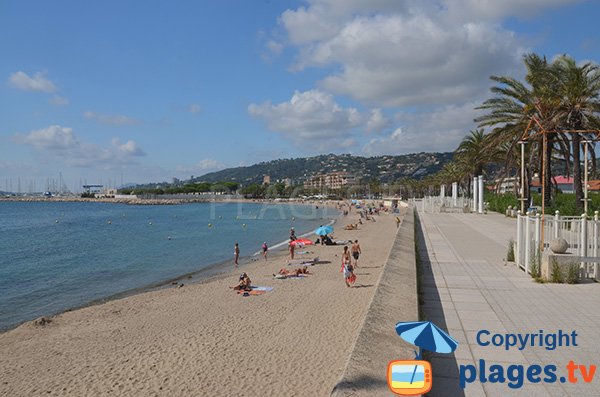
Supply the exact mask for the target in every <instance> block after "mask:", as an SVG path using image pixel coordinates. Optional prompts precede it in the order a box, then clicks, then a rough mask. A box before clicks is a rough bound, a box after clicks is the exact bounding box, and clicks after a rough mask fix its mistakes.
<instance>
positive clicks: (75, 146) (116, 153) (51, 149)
mask: <svg viewBox="0 0 600 397" xmlns="http://www.w3.org/2000/svg"><path fill="white" fill-rule="evenodd" d="M13 141H14V142H16V143H19V144H22V145H28V146H32V147H33V148H35V149H36V150H37V151H38V152H39V153H41V154H42V155H45V156H50V157H52V158H54V159H55V160H56V161H61V162H64V163H66V164H68V165H72V166H77V167H91V166H98V165H101V166H106V167H111V166H117V165H123V164H132V163H133V158H134V157H139V156H144V155H145V153H144V151H143V150H142V149H141V148H140V147H139V146H138V145H137V143H135V142H134V141H131V140H129V141H127V142H126V143H123V144H122V143H121V142H120V141H119V140H118V139H113V141H112V146H110V147H107V148H105V147H101V146H99V145H96V144H92V143H88V142H84V141H82V140H81V139H79V138H78V137H77V136H76V135H75V134H74V133H73V129H72V128H69V127H61V126H60V125H51V126H49V127H47V128H42V129H39V130H34V131H31V132H29V133H27V134H15V135H13Z"/></svg>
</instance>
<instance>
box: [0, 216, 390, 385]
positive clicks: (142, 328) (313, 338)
mask: <svg viewBox="0 0 600 397" xmlns="http://www.w3.org/2000/svg"><path fill="white" fill-rule="evenodd" d="M355 216H356V213H352V214H351V215H350V216H348V217H343V218H342V219H343V220H344V221H345V222H348V223H353V221H351V218H353V217H355ZM376 219H377V223H371V222H369V223H365V224H364V225H362V226H361V229H359V230H358V231H344V230H343V226H344V223H345V222H339V224H340V226H339V229H340V230H339V231H337V230H336V233H335V234H336V235H337V237H336V238H338V239H349V238H352V239H354V238H358V239H360V241H361V244H365V245H364V246H363V256H364V261H363V266H364V267H363V268H362V269H361V268H360V267H359V269H357V274H358V278H359V281H358V283H359V284H357V286H356V288H346V287H345V286H344V283H343V280H342V277H341V275H340V272H339V256H340V253H341V247H340V246H337V247H335V246H334V247H330V246H310V247H309V249H308V250H309V251H311V254H309V255H310V256H319V257H320V258H321V261H322V263H320V264H317V265H314V266H311V267H310V270H311V272H313V273H314V274H313V275H311V276H308V277H307V278H305V279H300V280H293V279H292V280H289V279H288V280H276V279H273V278H272V276H271V274H272V273H276V272H277V269H279V268H280V267H287V266H285V263H286V262H287V260H286V259H285V258H286V257H287V252H286V251H284V250H280V251H278V252H275V251H273V252H270V253H271V254H272V255H270V257H269V260H268V261H264V260H262V258H259V260H256V261H251V262H250V263H248V264H247V265H243V266H240V268H238V269H232V270H230V271H228V272H225V273H223V274H220V275H218V276H215V277H212V278H208V279H205V280H203V281H202V282H198V283H193V284H186V285H185V286H184V287H182V288H178V287H175V288H163V289H159V290H156V291H149V292H144V293H141V294H137V295H133V296H130V297H125V298H122V299H118V300H113V301H110V302H107V303H104V304H100V305H96V306H92V307H86V308H83V309H79V310H75V311H71V312H65V313H62V314H60V315H57V316H56V317H54V318H53V319H52V320H53V321H52V322H51V323H49V324H47V325H45V326H36V325H34V323H33V322H28V323H25V324H23V325H21V326H19V327H17V328H15V329H13V330H11V331H9V332H6V333H3V334H0V353H2V354H0V369H1V370H2V371H3V372H4V373H6V374H7V375H6V382H5V384H0V394H2V392H6V393H9V394H10V395H29V394H39V393H46V392H47V391H49V392H60V393H61V394H65V395H82V394H102V393H107V392H117V393H121V394H123V393H125V394H129V395H148V394H157V395H173V394H175V395H190V394H192V395H194V394H195V395H198V394H203V393H204V394H207V393H208V394H212V395H223V394H232V392H235V393H237V392H245V393H246V394H248V393H250V394H257V393H262V392H265V391H268V392H270V394H273V395H286V394H290V393H292V394H293V393H294V392H295V393H299V392H300V390H302V391H303V392H306V393H307V394H306V395H328V394H329V393H330V392H331V390H332V388H333V386H334V385H335V383H336V382H337V381H338V380H339V377H340V375H341V374H342V371H343V369H344V366H345V364H346V360H347V356H348V354H350V351H351V347H352V345H353V342H354V340H355V338H356V335H357V334H358V331H359V327H360V325H361V324H362V319H363V318H364V315H365V312H366V309H367V306H368V305H367V304H368V302H370V301H371V297H372V295H373V293H374V291H375V289H376V286H377V285H376V284H377V280H378V279H379V275H380V273H381V269H382V267H383V265H384V263H385V261H386V260H387V258H386V257H387V255H388V254H389V250H390V247H391V243H392V242H393V238H392V234H395V232H396V225H395V221H394V216H390V215H388V214H384V215H381V216H377V217H376ZM242 269H243V270H242ZM238 270H242V271H245V272H248V274H249V275H250V276H251V278H252V280H253V281H254V283H255V284H256V285H266V286H272V287H274V288H275V289H274V290H273V291H272V292H269V293H266V294H264V295H260V296H250V297H242V296H240V295H237V294H235V293H234V291H231V290H230V289H229V288H227V287H228V286H230V285H232V284H234V283H235V280H236V279H237V274H236V273H237V271H238ZM241 351H244V352H245V353H246V354H244V355H243V356H238V353H239V352H241ZM49 358H51V360H48V359H49ZM157 371H158V372H157ZM232 371H233V372H232ZM299 371H300V372H299ZM295 375H297V376H295ZM298 375H299V376H298ZM32 379H33V381H32ZM267 394H269V393H267Z"/></svg>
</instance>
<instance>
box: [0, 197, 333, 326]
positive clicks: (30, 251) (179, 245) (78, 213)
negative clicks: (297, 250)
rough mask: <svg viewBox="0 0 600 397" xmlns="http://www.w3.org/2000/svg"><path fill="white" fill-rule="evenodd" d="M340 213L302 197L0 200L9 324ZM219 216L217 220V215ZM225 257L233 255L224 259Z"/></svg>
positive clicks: (1, 287)
mask: <svg viewBox="0 0 600 397" xmlns="http://www.w3.org/2000/svg"><path fill="white" fill-rule="evenodd" d="M335 216H337V213H336V212H335V211H334V210H332V209H325V208H323V207H321V208H319V209H316V208H315V207H314V206H303V205H285V204H283V205H265V204H254V203H244V204H236V203H227V204H225V203H219V204H213V203H202V204H186V205H172V206H171V205H166V206H130V205H122V204H105V203H57V202H33V203H21V202H0V329H8V328H12V327H14V326H16V325H18V324H19V323H21V322H23V321H27V320H31V319H34V318H37V317H39V316H42V315H48V314H53V313H57V312H61V311H64V310H66V309H68V308H72V307H78V306H82V305H85V304H88V303H91V302H93V301H96V300H99V299H104V298H108V297H110V296H113V295H115V294H118V293H121V292H125V291H130V290H134V289H139V288H144V287H148V286H152V285H156V284H159V283H161V282H165V281H167V280H169V279H173V278H175V277H177V276H180V275H184V274H187V273H192V272H196V271H201V270H202V269H206V268H208V267H210V266H211V265H215V264H219V263H221V265H220V266H221V267H222V268H223V270H225V269H229V268H231V266H232V258H233V245H234V243H235V242H236V241H237V242H239V244H240V249H241V255H242V256H250V255H252V254H254V253H256V252H257V251H259V250H260V247H261V245H262V243H263V242H264V241H266V242H267V244H269V246H275V245H276V244H277V243H280V242H282V241H285V240H286V239H287V238H288V236H289V229H290V227H291V226H294V227H295V229H296V232H297V234H302V233H304V232H308V231H310V230H313V229H314V228H316V227H318V226H319V225H320V224H324V223H328V222H329V221H330V220H331V219H333V218H334V217H335ZM209 224H210V225H209ZM225 261H226V262H225Z"/></svg>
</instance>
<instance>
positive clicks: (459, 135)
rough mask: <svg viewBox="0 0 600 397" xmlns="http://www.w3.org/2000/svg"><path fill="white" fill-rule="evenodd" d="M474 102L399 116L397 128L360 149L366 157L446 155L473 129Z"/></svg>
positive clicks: (475, 115) (475, 114)
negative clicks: (421, 153) (420, 154)
mask: <svg viewBox="0 0 600 397" xmlns="http://www.w3.org/2000/svg"><path fill="white" fill-rule="evenodd" d="M477 105H478V104H477V103H475V102H470V103H466V104H463V105H460V106H455V105H449V106H444V107H442V108H439V109H436V110H434V111H430V112H421V113H399V114H397V115H396V117H395V119H396V120H395V121H396V123H397V124H398V125H400V126H399V127H397V128H396V129H394V131H393V132H391V133H389V134H388V135H385V136H381V137H377V138H373V139H371V140H370V141H369V142H368V143H367V144H366V145H365V146H364V147H363V150H364V152H365V153H366V154H368V155H379V154H392V153H397V154H400V153H413V152H420V151H432V152H440V151H442V152H445V151H449V150H454V149H456V147H457V146H458V144H459V143H460V141H461V140H462V139H463V138H464V137H465V136H466V135H467V134H468V132H469V131H470V130H472V129H475V128H476V125H475V123H474V122H473V119H474V118H475V117H477V116H478V115H480V111H478V110H475V109H474V108H475V107H476V106H477Z"/></svg>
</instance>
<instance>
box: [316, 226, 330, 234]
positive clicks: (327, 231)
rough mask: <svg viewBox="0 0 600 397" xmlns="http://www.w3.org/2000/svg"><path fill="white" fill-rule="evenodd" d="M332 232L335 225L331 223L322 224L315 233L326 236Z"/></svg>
mask: <svg viewBox="0 0 600 397" xmlns="http://www.w3.org/2000/svg"><path fill="white" fill-rule="evenodd" d="M332 232H333V226H329V225H327V226H320V227H318V228H317V229H316V230H315V231H314V233H315V234H316V235H319V236H325V235H327V234H330V233H332Z"/></svg>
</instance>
